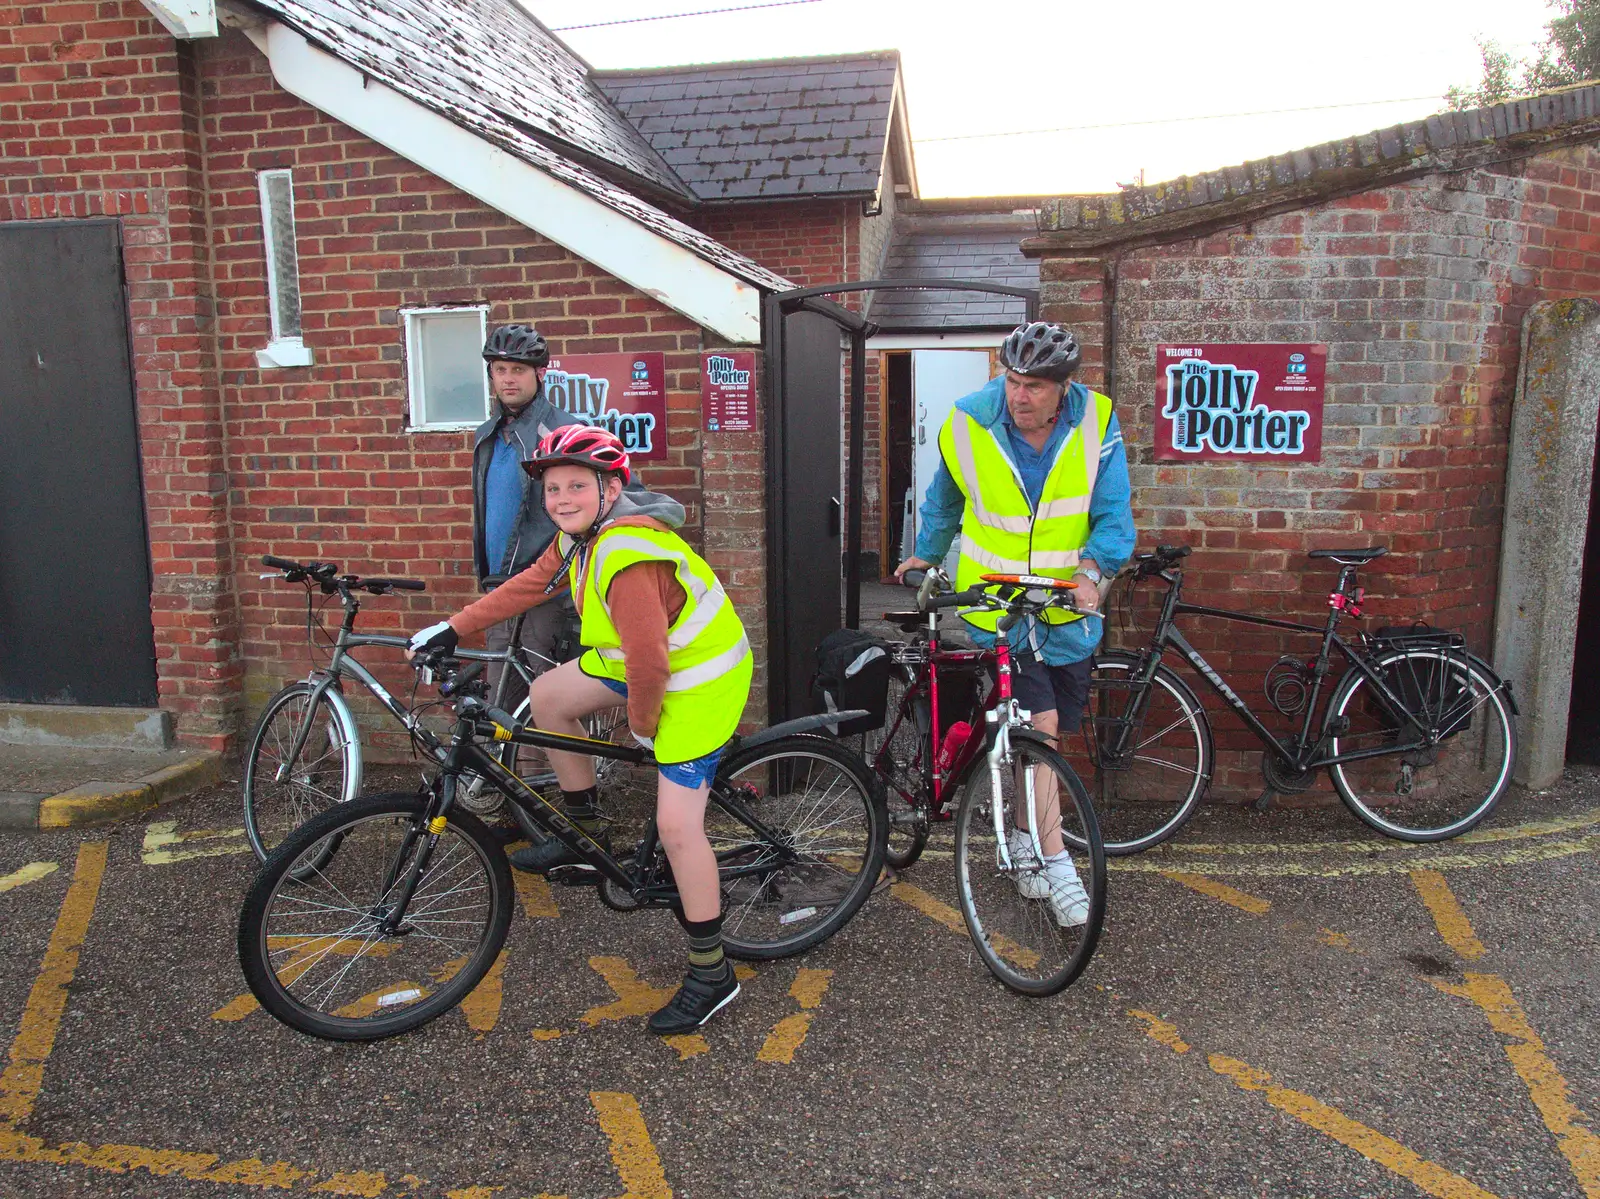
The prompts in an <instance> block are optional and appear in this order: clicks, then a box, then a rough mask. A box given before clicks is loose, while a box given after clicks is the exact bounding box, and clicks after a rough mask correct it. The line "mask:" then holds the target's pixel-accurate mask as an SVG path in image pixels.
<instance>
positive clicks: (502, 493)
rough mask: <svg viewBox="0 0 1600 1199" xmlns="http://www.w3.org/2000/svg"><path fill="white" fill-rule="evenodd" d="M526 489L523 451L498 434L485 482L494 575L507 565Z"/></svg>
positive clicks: (486, 538) (486, 532)
mask: <svg viewBox="0 0 1600 1199" xmlns="http://www.w3.org/2000/svg"><path fill="white" fill-rule="evenodd" d="M523 486H524V473H523V470H522V452H521V450H520V448H519V447H518V446H517V444H516V442H514V441H510V440H508V439H507V438H506V437H504V436H503V435H501V434H499V433H497V434H495V439H494V453H493V454H492V455H491V456H490V458H489V470H488V472H487V473H486V474H485V475H484V479H483V548H484V550H485V559H484V560H485V561H487V562H488V563H489V573H490V574H499V573H500V569H501V567H502V566H504V565H505V560H506V550H507V548H508V547H509V545H510V542H511V534H512V532H513V531H514V530H515V529H516V527H517V516H518V515H519V514H520V513H521V511H522V497H523Z"/></svg>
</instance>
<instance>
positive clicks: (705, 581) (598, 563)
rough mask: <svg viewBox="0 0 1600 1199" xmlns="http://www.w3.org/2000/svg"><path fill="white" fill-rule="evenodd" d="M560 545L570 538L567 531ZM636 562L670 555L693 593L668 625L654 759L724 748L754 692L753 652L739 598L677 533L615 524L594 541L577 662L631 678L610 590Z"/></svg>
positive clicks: (587, 670)
mask: <svg viewBox="0 0 1600 1199" xmlns="http://www.w3.org/2000/svg"><path fill="white" fill-rule="evenodd" d="M562 538H563V543H562V549H563V551H565V550H566V549H567V547H568V546H570V545H571V542H570V541H569V540H566V534H562ZM636 562H670V563H671V564H672V568H673V570H674V571H675V572H676V574H677V579H678V583H679V584H680V585H681V586H682V587H683V590H684V594H685V596H686V597H687V598H686V599H685V601H684V605H683V611H682V612H680V613H678V619H677V620H675V621H673V622H672V625H671V627H669V628H668V629H667V667H668V669H669V670H670V671H671V672H672V674H671V677H670V678H669V679H668V680H667V693H666V695H665V696H664V697H663V698H662V701H661V723H660V725H659V726H658V727H657V729H656V737H655V753H656V760H657V761H659V762H664V763H673V762H690V761H693V760H694V759H695V758H701V757H704V756H705V755H706V754H708V753H710V752H711V751H712V750H715V749H718V748H720V747H721V746H722V745H723V744H724V743H725V742H726V741H727V740H728V738H729V737H731V736H733V732H734V729H736V728H737V727H738V725H739V717H740V716H741V715H742V714H743V713H744V705H745V700H746V699H747V698H748V697H749V694H750V675H751V671H752V669H753V659H752V658H751V655H750V642H749V640H748V639H747V638H746V637H745V632H744V625H743V624H741V623H740V621H739V616H738V613H736V612H735V611H734V609H733V601H732V600H730V599H729V598H728V594H727V592H725V591H724V590H723V589H722V584H721V583H720V582H718V580H717V576H716V574H715V573H713V571H712V569H711V567H709V566H707V565H706V563H705V560H704V559H703V558H701V557H700V556H699V555H698V554H696V553H695V552H694V551H693V550H692V549H690V548H689V546H688V544H687V543H686V542H685V541H684V540H683V538H681V537H679V536H678V535H677V534H676V533H671V532H668V531H667V530H665V529H648V528H641V527H638V526H628V525H613V526H611V527H610V528H606V529H602V530H601V531H600V534H599V535H598V536H597V537H596V538H595V539H594V542H593V543H592V544H591V545H590V546H589V547H588V553H587V558H586V561H585V562H584V564H583V568H582V571H581V576H580V572H577V571H575V572H573V577H572V594H573V599H574V600H575V601H577V602H578V605H579V611H580V612H582V613H583V623H582V625H581V627H580V630H579V635H580V637H581V638H582V641H583V644H584V645H585V646H587V647H589V648H588V651H587V652H586V653H585V654H584V655H583V658H582V659H581V660H580V662H579V667H580V669H582V671H583V673H584V674H587V675H591V676H593V677H594V678H601V679H614V680H616V681H617V682H619V683H626V682H627V681H628V672H627V665H626V663H624V662H623V659H622V638H621V637H620V636H619V635H618V633H617V626H616V622H615V621H614V620H613V619H612V617H611V606H610V603H609V602H608V600H607V598H606V597H607V595H608V594H609V593H610V590H611V582H612V580H613V579H615V578H616V577H617V573H618V572H619V571H621V570H624V569H626V568H627V567H629V566H632V565H634V564H635V563H636Z"/></svg>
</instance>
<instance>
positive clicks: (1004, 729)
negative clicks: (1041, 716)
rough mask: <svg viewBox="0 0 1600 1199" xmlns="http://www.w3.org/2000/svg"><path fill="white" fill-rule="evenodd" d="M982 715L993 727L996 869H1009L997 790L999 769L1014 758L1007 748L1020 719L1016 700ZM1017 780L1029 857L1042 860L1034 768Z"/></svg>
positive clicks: (1009, 766) (991, 775) (991, 759)
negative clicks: (997, 864) (1014, 727)
mask: <svg viewBox="0 0 1600 1199" xmlns="http://www.w3.org/2000/svg"><path fill="white" fill-rule="evenodd" d="M1002 709H1004V711H1005V719H1001V715H1000V714H1001V711H1002ZM984 719H985V720H987V721H988V722H989V723H990V724H992V725H995V726H997V727H996V728H995V734H994V740H993V741H992V742H991V743H990V745H989V753H988V763H987V765H988V769H989V786H990V789H991V791H992V793H993V795H994V804H993V810H992V812H991V816H992V818H993V820H994V839H995V845H996V846H997V847H998V858H997V860H998V861H999V863H1000V869H1001V870H1003V871H1007V872H1009V871H1011V870H1013V869H1014V868H1015V867H1014V866H1013V864H1012V861H1011V847H1010V846H1009V845H1008V844H1007V843H1006V832H1005V816H1004V812H1005V806H1006V805H1005V800H1004V799H1002V798H1001V797H1002V795H1003V794H1004V792H1003V791H1002V790H1001V780H1002V779H1003V778H1004V777H1005V776H1004V774H1003V773H1002V771H1007V770H1013V769H1015V766H1016V759H1015V757H1014V755H1013V754H1012V752H1011V729H1012V727H1013V726H1014V725H1016V724H1020V723H1022V719H1021V716H1020V714H1019V713H1018V711H1017V701H1016V700H1014V699H1012V700H1007V701H1005V703H1003V704H1001V705H999V706H998V707H994V708H990V709H989V711H988V712H987V713H985V715H984ZM1018 781H1019V783H1020V784H1021V787H1022V801H1023V804H1024V805H1025V808H1026V811H1027V828H1028V840H1029V841H1030V842H1031V843H1032V845H1033V860H1034V861H1036V862H1042V861H1044V856H1045V855H1044V845H1043V844H1042V843H1041V841H1040V839H1039V806H1038V802H1037V799H1038V797H1037V796H1036V795H1035V793H1034V772H1033V771H1032V770H1024V771H1022V772H1021V776H1020V778H1019V780H1018Z"/></svg>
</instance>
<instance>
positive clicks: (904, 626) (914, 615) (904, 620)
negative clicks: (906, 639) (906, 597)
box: [883, 612, 928, 633]
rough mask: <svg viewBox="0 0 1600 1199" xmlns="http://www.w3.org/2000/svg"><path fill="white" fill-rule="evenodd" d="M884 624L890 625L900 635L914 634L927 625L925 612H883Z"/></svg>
mask: <svg viewBox="0 0 1600 1199" xmlns="http://www.w3.org/2000/svg"><path fill="white" fill-rule="evenodd" d="M883 619H884V623H886V624H892V625H894V627H895V628H897V629H899V630H900V631H901V632H902V633H915V632H916V631H917V630H918V629H920V628H922V627H923V626H924V625H926V624H927V623H928V614H927V613H926V612H885V613H884V614H883Z"/></svg>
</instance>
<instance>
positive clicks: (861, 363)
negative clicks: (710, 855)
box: [761, 279, 1039, 720]
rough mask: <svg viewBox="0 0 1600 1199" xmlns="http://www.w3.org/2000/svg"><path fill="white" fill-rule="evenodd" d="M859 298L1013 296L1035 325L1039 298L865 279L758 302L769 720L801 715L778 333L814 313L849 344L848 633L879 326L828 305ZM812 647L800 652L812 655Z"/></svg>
mask: <svg viewBox="0 0 1600 1199" xmlns="http://www.w3.org/2000/svg"><path fill="white" fill-rule="evenodd" d="M862 291H979V292H989V293H990V294H993V295H1004V296H1015V297H1016V298H1018V299H1020V300H1022V301H1023V311H1024V318H1023V319H1024V320H1028V321H1032V320H1034V319H1036V317H1037V313H1038V309H1039V292H1038V289H1036V288H1031V287H1012V286H1010V285H1008V284H1003V283H983V282H978V281H976V280H965V279H865V280H857V281H856V282H854V283H823V284H819V285H818V286H816V287H796V288H793V289H792V290H790V291H780V292H773V293H771V294H769V295H767V296H766V297H765V298H764V299H763V300H762V306H761V307H762V322H761V324H762V335H763V345H762V351H763V354H764V357H765V360H766V366H767V369H766V375H767V418H766V425H767V431H766V455H767V695H768V700H767V702H768V715H769V716H770V718H771V719H773V720H782V719H787V718H788V717H791V716H797V715H800V713H797V712H789V711H787V710H786V709H787V706H788V705H787V696H788V689H789V672H790V667H791V665H792V664H793V659H794V655H793V653H792V652H791V651H792V647H791V646H790V645H789V636H788V630H789V596H788V592H787V590H786V589H785V588H784V587H783V586H782V582H781V580H782V577H783V576H782V568H783V561H784V555H785V553H786V552H787V550H788V546H787V545H786V544H785V540H784V539H785V533H784V530H783V522H782V521H781V520H779V519H777V515H778V513H779V512H780V511H781V509H782V505H783V503H784V495H785V489H786V485H787V469H786V467H787V453H786V447H785V445H784V429H785V427H786V425H785V421H784V416H785V403H786V397H785V395H784V386H783V326H784V318H785V317H786V316H788V314H789V313H791V312H800V311H806V312H814V313H817V314H819V315H821V316H826V317H828V318H830V319H831V320H832V321H833V322H834V323H835V324H837V325H838V326H839V329H840V331H841V332H843V333H845V334H847V335H848V336H849V338H850V448H849V452H848V454H847V456H846V459H845V461H846V477H845V495H846V504H845V550H844V583H845V615H844V623H845V627H846V628H851V629H854V628H859V627H860V624H861V510H862V506H863V505H862V497H861V488H862V474H863V467H862V461H861V455H862V454H863V452H864V451H865V449H866V427H865V425H866V413H867V338H869V337H871V336H872V335H873V334H875V333H876V332H878V326H877V325H875V324H873V323H872V322H871V321H870V320H868V319H867V318H866V317H864V316H862V315H861V314H860V313H857V312H852V311H850V309H848V308H846V307H844V306H843V305H842V304H837V303H834V302H833V301H831V300H829V299H826V298H825V297H827V296H833V295H844V294H848V293H852V292H862ZM811 648H812V647H810V646H806V647H803V652H810V649H811Z"/></svg>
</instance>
